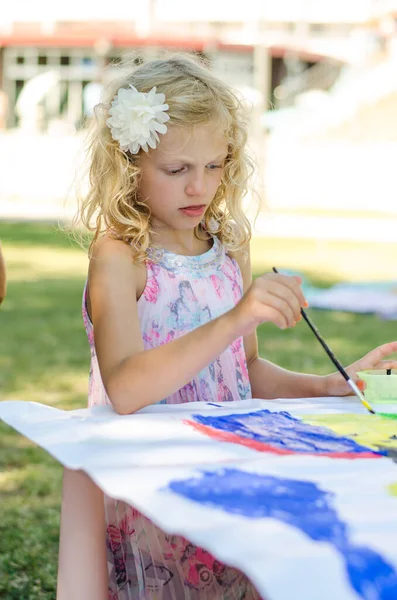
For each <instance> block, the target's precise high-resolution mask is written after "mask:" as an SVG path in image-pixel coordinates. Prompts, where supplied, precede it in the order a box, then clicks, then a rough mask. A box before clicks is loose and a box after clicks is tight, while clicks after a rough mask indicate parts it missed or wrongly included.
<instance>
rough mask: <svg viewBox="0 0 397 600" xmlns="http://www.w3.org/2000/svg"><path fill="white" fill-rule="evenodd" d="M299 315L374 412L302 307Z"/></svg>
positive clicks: (364, 402)
mask: <svg viewBox="0 0 397 600" xmlns="http://www.w3.org/2000/svg"><path fill="white" fill-rule="evenodd" d="M273 271H274V273H278V271H277V269H276V267H273ZM301 315H302V317H303V318H304V319H305V321H306V323H307V324H308V325H309V327H310V329H311V330H312V332H313V333H314V335H315V336H316V338H317V339H318V341H319V342H320V344H321V345H322V347H323V348H324V350H325V352H326V353H327V354H328V356H329V358H330V359H331V360H332V362H333V363H334V365H335V367H336V368H337V369H338V371H339V373H340V374H341V375H342V377H344V379H345V380H346V383H347V384H348V385H349V386H350V387H351V389H352V390H353V392H354V393H355V394H356V396H357V397H358V398H359V400H360V401H361V403H362V404H363V405H364V406H365V408H366V409H367V410H368V411H369V412H370V413H371V414H373V415H374V414H375V411H374V410H373V409H372V408H371V406H370V405H369V404H368V402H367V401H366V399H365V398H364V395H363V394H362V392H361V391H360V390H359V388H358V387H357V384H356V383H355V382H354V381H353V380H352V379H350V377H349V375H348V374H347V373H346V371H345V369H344V368H343V367H342V365H341V363H340V362H339V360H338V359H337V358H336V356H335V354H334V353H333V352H332V350H331V348H330V347H329V346H328V344H327V343H326V342H325V340H324V339H323V338H322V336H321V334H320V332H319V330H318V329H317V327H316V326H315V325H314V323H312V322H311V320H310V319H309V317H308V316H307V314H306V313H305V311H304V310H303V308H301Z"/></svg>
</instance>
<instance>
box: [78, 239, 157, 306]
mask: <svg viewBox="0 0 397 600" xmlns="http://www.w3.org/2000/svg"><path fill="white" fill-rule="evenodd" d="M92 277H96V278H111V279H112V281H113V282H114V283H117V279H124V278H128V279H129V280H131V281H132V282H134V285H135V287H136V290H137V295H138V294H140V293H141V291H142V290H143V289H144V287H145V285H146V267H145V264H143V263H138V262H137V261H136V260H135V257H134V251H133V248H132V247H131V246H130V245H129V244H127V243H125V242H123V241H122V240H117V239H115V238H114V237H112V236H110V235H108V234H105V235H103V236H101V237H100V238H99V239H98V240H96V241H95V243H94V244H93V246H92V248H91V254H90V264H89V271H88V278H89V279H90V278H92Z"/></svg>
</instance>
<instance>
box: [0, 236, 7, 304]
mask: <svg viewBox="0 0 397 600" xmlns="http://www.w3.org/2000/svg"><path fill="white" fill-rule="evenodd" d="M6 289H7V281H6V265H5V262H4V257H3V253H2V251H1V246H0V304H1V303H2V302H3V300H4V298H5V296H6Z"/></svg>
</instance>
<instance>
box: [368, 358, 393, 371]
mask: <svg viewBox="0 0 397 600" xmlns="http://www.w3.org/2000/svg"><path fill="white" fill-rule="evenodd" d="M369 368H371V369H378V370H381V371H385V370H386V369H397V360H381V361H379V362H378V363H375V364H374V365H373V366H372V367H369Z"/></svg>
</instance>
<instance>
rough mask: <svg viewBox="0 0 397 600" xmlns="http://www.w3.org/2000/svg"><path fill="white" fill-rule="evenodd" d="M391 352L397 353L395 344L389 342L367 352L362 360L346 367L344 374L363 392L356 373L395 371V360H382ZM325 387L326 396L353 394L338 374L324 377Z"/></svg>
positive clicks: (362, 384) (396, 366)
mask: <svg viewBox="0 0 397 600" xmlns="http://www.w3.org/2000/svg"><path fill="white" fill-rule="evenodd" d="M393 352H397V342H389V343H388V344H383V345H382V346H378V348H375V349H374V350H371V352H368V354H366V355H365V356H364V357H363V358H361V359H360V360H358V361H356V362H355V363H353V364H352V365H350V366H349V367H347V369H346V373H347V374H348V375H349V376H350V377H351V379H352V380H353V381H355V382H356V383H357V385H358V387H359V388H360V389H361V390H363V389H364V387H365V384H364V382H363V381H362V380H360V379H359V378H358V376H357V372H358V371H364V370H367V369H382V370H386V369H397V360H393V359H391V358H390V359H388V360H383V359H384V358H385V356H388V355H389V354H392V353H393ZM326 386H327V395H328V396H347V395H349V394H352V393H353V392H352V390H351V388H350V387H349V386H348V384H347V383H346V381H345V380H344V378H343V377H342V375H341V374H340V373H339V372H338V373H332V375H328V376H327V377H326Z"/></svg>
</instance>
